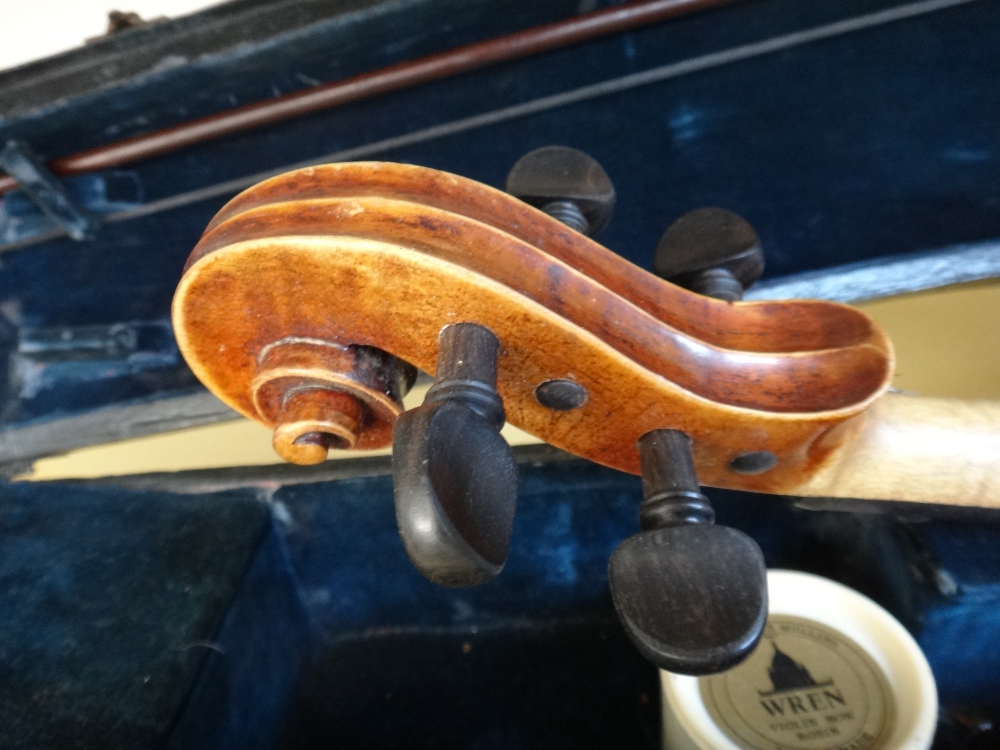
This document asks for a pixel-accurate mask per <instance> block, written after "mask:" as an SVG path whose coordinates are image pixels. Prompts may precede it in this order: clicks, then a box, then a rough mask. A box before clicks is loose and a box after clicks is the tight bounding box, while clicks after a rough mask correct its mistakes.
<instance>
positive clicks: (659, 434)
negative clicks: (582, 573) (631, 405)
mask: <svg viewBox="0 0 1000 750" xmlns="http://www.w3.org/2000/svg"><path fill="white" fill-rule="evenodd" d="M639 451H640V456H641V463H642V487H643V501H642V505H641V506H640V510H639V524H640V527H641V528H642V531H641V532H640V533H638V534H636V535H634V536H631V537H629V538H628V539H626V540H625V541H624V542H622V544H621V545H619V547H618V549H617V550H615V552H614V554H613V555H612V556H611V563H610V566H609V569H608V578H609V580H610V583H611V595H612V598H613V599H614V604H615V609H617V610H618V616H619V618H620V619H621V621H622V624H623V625H624V626H625V631H626V632H627V633H628V635H629V637H630V638H631V640H632V642H633V643H634V644H635V646H636V648H638V649H639V652H640V653H641V654H642V655H643V656H645V657H646V658H647V659H648V660H649V661H651V662H652V663H653V664H655V665H656V666H657V667H659V668H660V669H665V670H668V671H670V672H677V673H680V674H692V675H702V674H711V673H713V672H721V671H723V670H725V669H729V668H730V667H733V666H735V665H736V664H738V663H739V662H740V661H742V660H743V659H745V658H746V657H747V656H749V654H750V653H751V652H752V651H753V649H754V647H755V646H756V645H757V642H758V641H759V640H760V637H761V633H762V632H763V630H764V621H765V619H766V618H767V577H766V573H767V572H766V569H765V566H764V557H763V555H762V554H761V551H760V548H759V547H758V546H757V544H756V543H755V542H754V541H753V540H752V539H751V538H750V537H748V536H747V535H746V534H744V533H742V532H740V531H737V530H736V529H731V528H727V527H724V526H716V525H714V521H715V513H714V511H713V510H712V506H711V505H710V504H709V502H708V499H707V498H706V497H705V496H704V495H703V494H702V493H701V490H700V488H699V486H698V478H697V475H696V474H695V468H694V460H693V457H692V454H691V440H690V438H689V437H688V436H687V435H686V434H685V433H683V432H680V431H678V430H654V431H652V432H648V433H646V434H645V435H643V436H642V437H641V438H640V439H639Z"/></svg>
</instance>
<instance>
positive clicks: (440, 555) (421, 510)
mask: <svg viewBox="0 0 1000 750" xmlns="http://www.w3.org/2000/svg"><path fill="white" fill-rule="evenodd" d="M499 346H500V344H499V342H498V341H497V338H496V336H494V335H493V333H492V332H491V331H490V330H489V329H487V328H484V327H482V326H479V325H476V324H473V323H458V324H455V325H450V326H447V327H445V328H444V329H442V331H441V335H440V352H439V355H438V364H437V375H436V378H435V382H434V385H432V386H431V388H430V390H428V392H427V396H426V398H425V399H424V403H423V405H422V406H420V407H418V408H416V409H411V410H410V411H407V412H405V413H403V414H402V415H401V416H400V417H399V418H398V419H397V420H396V423H395V426H394V427H393V434H392V449H393V470H392V477H393V485H394V490H395V497H396V521H397V523H398V525H399V533H400V536H401V537H402V539H403V545H404V546H405V547H406V552H407V554H408V555H409V556H410V560H411V561H412V562H413V564H414V565H415V566H416V568H417V569H418V570H419V571H420V572H421V573H422V574H423V575H424V576H425V577H426V578H428V579H429V580H431V581H433V582H434V583H438V584H441V585H442V586H472V585H475V584H479V583H485V582H486V581H488V580H490V579H491V578H493V577H494V576H496V575H497V573H499V572H500V570H501V569H502V568H503V566H504V563H505V562H506V560H507V550H508V548H509V546H510V536H511V530H512V528H513V525H514V508H515V505H516V502H517V465H516V463H515V462H514V455H513V453H512V452H511V450H510V446H508V445H507V443H506V441H504V439H503V437H501V436H500V428H501V427H503V424H504V408H503V401H502V400H501V398H500V394H499V393H497V390H496V376H497V353H498V351H499Z"/></svg>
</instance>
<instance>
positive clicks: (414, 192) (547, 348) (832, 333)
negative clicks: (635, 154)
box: [174, 163, 1000, 504]
mask: <svg viewBox="0 0 1000 750" xmlns="http://www.w3.org/2000/svg"><path fill="white" fill-rule="evenodd" d="M174 322H175V330H176V332H177V336H178V340H179V342H180V345H181V349H182V351H183V352H184V355H185V357H186V358H187V360H188V362H189V364H190V365H191V367H192V369H193V370H194V371H195V373H196V374H197V375H198V376H199V378H201V380H202V381H203V382H204V383H205V385H206V386H208V387H209V388H210V389H211V390H212V391H213V392H214V393H216V394H217V395H218V396H219V397H220V398H222V399H223V400H224V401H226V402H227V403H229V404H230V405H232V406H233V407H234V408H236V409H237V410H238V411H240V412H241V413H243V414H245V415H247V416H249V417H251V418H254V419H257V420H258V421H261V422H264V423H265V424H269V425H271V426H274V423H275V417H274V415H273V414H262V413H261V411H260V410H259V409H258V408H257V406H256V405H255V403H254V387H253V384H254V378H255V376H256V374H257V371H258V368H259V366H260V362H259V360H260V358H261V356H262V353H263V352H266V351H267V350H268V347H270V346H273V344H274V343H275V342H279V341H299V340H301V341H322V342H329V343H330V344H333V345H337V346H348V345H357V344H360V345H368V346H373V347H377V348H379V349H383V350H385V351H388V352H390V353H392V354H394V355H396V356H398V357H400V358H401V359H404V360H406V361H408V362H411V363H412V364H414V365H416V366H417V367H419V368H421V369H423V370H426V371H428V372H432V371H433V368H434V364H435V362H436V359H437V337H438V333H439V331H440V330H441V328H442V327H444V326H446V325H448V324H450V323H456V322H475V323H479V324H481V325H484V326H486V327H488V328H490V329H491V330H492V331H494V332H495V333H496V334H497V336H498V338H499V339H500V342H501V346H502V351H501V355H500V361H499V382H498V387H499V390H500V392H501V395H502V396H503V398H504V404H505V407H506V409H507V416H508V420H509V421H510V422H512V423H513V424H515V425H517V426H518V427H521V428H522V429H524V430H526V431H528V432H530V433H532V434H534V435H536V436H537V437H539V438H541V439H543V440H545V441H546V442H549V443H551V444H553V445H556V446H558V447H560V448H563V449H565V450H568V451H570V452H572V453H575V454H577V455H580V456H583V457H585V458H588V459H591V460H594V461H597V462H599V463H602V464H605V465H608V466H612V467H615V468H619V469H622V470H625V471H630V472H632V473H638V471H639V464H638V451H637V448H636V441H637V440H638V438H639V437H640V436H641V435H642V434H644V433H645V432H648V431H649V430H652V429H657V428H662V427H672V428H677V429H681V430H684V431H685V432H687V433H689V434H690V435H691V436H692V438H693V440H694V446H695V455H696V461H697V463H698V470H699V476H700V479H701V481H702V482H703V483H705V484H709V485H714V486H721V487H733V488H742V489H754V490H760V491H765V492H779V493H786V494H828V495H833V496H855V497H857V496H863V497H872V498H875V499H877V498H882V497H884V498H885V499H895V500H916V501H926V502H935V501H937V500H935V499H934V498H933V497H929V495H931V494H933V489H928V488H927V487H926V483H924V482H908V483H907V482H904V483H902V484H898V483H894V482H893V481H887V482H883V483H881V484H878V483H875V484H870V485H865V484H864V483H863V482H861V481H860V480H858V479H857V478H856V477H855V478H853V479H850V480H848V479H847V478H845V477H846V475H847V474H850V473H851V472H852V471H853V469H852V468H851V467H852V466H853V465H854V464H855V463H857V461H858V460H861V459H860V458H859V456H861V453H859V450H858V446H866V447H865V448H864V451H863V453H864V456H865V457H867V458H865V459H864V460H866V461H868V462H869V463H871V461H872V460H874V461H875V462H876V463H877V462H878V459H877V456H878V455H879V454H878V451H879V450H881V448H880V445H881V442H880V440H881V438H879V437H878V436H879V435H880V434H882V433H884V429H882V428H881V427H879V425H881V424H882V419H883V417H887V416H888V415H890V414H891V415H892V419H891V420H889V421H887V422H885V423H886V424H888V423H889V422H890V421H891V422H892V423H893V424H898V423H899V419H900V416H899V409H895V410H893V408H892V407H889V406H887V404H890V403H903V402H900V401H896V402H893V401H890V400H889V398H887V397H883V395H882V394H883V393H884V391H885V389H886V388H887V385H888V383H889V381H890V378H891V374H892V354H891V347H890V345H889V343H888V341H887V340H886V338H885V336H884V335H883V334H882V332H881V331H880V330H879V329H878V328H877V327H876V326H875V325H874V324H873V323H872V322H871V321H870V320H869V319H868V318H867V317H866V316H864V315H863V314H862V313H860V312H858V311H856V310H853V309H851V308H848V307H845V306H842V305H837V304H833V303H827V302H816V301H796V302H763V303H726V302H720V301H716V300H711V299H707V298H704V297H701V296H699V295H696V294H693V293H691V292H687V291H686V290H683V289H680V288H678V287H676V286H673V285H671V284H669V283H667V282H665V281H662V280H660V279H658V278H656V277H654V276H652V275H650V274H648V273H645V272H644V271H642V270H640V269H638V268H636V267H635V266H632V265H630V264H629V263H627V262H626V261H624V260H622V259H621V258H620V257H618V256H616V255H615V254H614V253H612V252H611V251H609V250H607V249H605V248H603V247H601V246H600V245H598V244H597V243H594V242H592V241H591V240H588V239H586V238H585V237H582V236H581V235H579V234H577V233H575V232H572V231H571V230H569V229H567V228H566V227H564V226H563V225H561V224H559V223H558V222H556V221H555V220H554V219H552V218H550V217H549V216H547V215H545V214H543V213H541V212H539V211H536V210H534V209H532V208H530V207H528V206H526V205H524V204H523V203H521V202H520V201H517V200H516V199H513V198H511V197H510V196H508V195H506V194H504V193H501V192H499V191H496V190H493V189H491V188H488V187H486V186H483V185H480V184H478V183H476V182H473V181H470V180H466V179H463V178H460V177H456V176H454V175H449V174H445V173H442V172H437V171H434V170H429V169H424V168H420V167H413V166H407V165H397V164H378V163H361V164H342V165H328V166H324V167H316V168H309V169H305V170H299V171H297V172H292V173H289V174H287V175H282V176H280V177H277V178H274V179H272V180H268V181H266V182H264V183H262V184H260V185H258V186H256V187H254V188H251V189H250V190H248V191H246V192H245V193H243V194H242V195H240V196H238V197H237V198H236V199H234V200H233V201H232V202H230V204H229V205H227V206H226V207H225V208H224V209H223V210H222V211H220V212H219V214H218V215H217V216H216V218H215V219H214V220H213V222H212V224H211V225H210V227H209V229H208V230H207V231H206V234H205V236H204V237H203V239H202V241H201V242H200V243H199V245H198V246H197V247H196V248H195V250H194V252H193V253H192V256H191V259H190V260H189V263H188V267H187V269H186V271H185V274H184V277H183V279H182V281H181V284H180V286H179V288H178V292H177V295H176V297H175V301H174ZM553 378H565V379H571V380H575V381H577V382H579V383H580V384H581V385H583V386H584V387H585V388H586V389H587V391H588V394H589V399H588V401H587V403H586V404H585V405H584V406H583V407H580V408H579V409H576V410H573V411H569V412H553V411H550V410H548V409H546V408H545V407H543V406H541V405H540V404H539V403H538V402H537V401H536V400H535V397H534V389H535V387H536V386H537V385H538V384H539V383H541V382H544V381H546V380H549V379H553ZM876 402H879V406H878V408H876V409H874V410H871V408H870V407H871V406H872V405H873V404H875V403H876ZM272 411H273V410H272ZM903 411H904V412H905V408H904V409H903ZM866 412H870V413H866ZM925 416H926V415H925ZM893 420H895V421H893ZM904 421H905V419H904ZM382 428H383V429H384V425H382ZM880 430H881V432H880ZM361 434H362V439H361V440H360V441H359V444H364V442H365V440H364V434H365V433H364V430H363V428H362V433H361ZM873 436H875V437H873ZM749 451H770V452H772V453H774V454H775V455H776V456H777V458H778V464H777V466H776V467H775V468H773V469H771V470H770V471H767V472H765V473H763V474H760V475H754V476H750V475H742V474H737V473H735V472H733V471H732V470H730V469H729V466H728V465H729V462H730V461H731V460H732V459H733V458H734V457H735V456H737V455H739V454H742V453H745V452H749ZM872 456H876V458H875V459H872V458H871V457H872ZM852 457H853V458H852ZM852 462H853V463H852ZM993 470H995V467H994V469H993ZM986 474H989V470H987V471H986ZM838 487H850V490H849V492H850V493H854V494H845V493H844V492H841V491H840V490H838ZM900 492H903V493H904V494H905V496H900V494H899V493H900ZM857 493H862V494H857ZM998 501H1000V499H998ZM976 502H977V501H975V500H972V501H971V504H976Z"/></svg>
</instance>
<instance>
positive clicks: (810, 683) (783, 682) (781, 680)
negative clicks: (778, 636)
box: [757, 641, 833, 698]
mask: <svg viewBox="0 0 1000 750" xmlns="http://www.w3.org/2000/svg"><path fill="white" fill-rule="evenodd" d="M771 645H772V646H773V647H774V656H772V657H771V666H770V667H769V668H768V670H767V676H768V677H769V678H770V680H771V687H772V689H771V690H769V691H763V690H758V691H757V692H758V693H759V694H760V696H761V697H762V698H765V697H767V696H769V695H775V694H776V693H786V692H788V691H790V690H802V689H803V688H817V687H825V686H827V685H832V684H833V680H826V681H825V682H816V680H815V679H813V676H812V675H811V674H810V673H809V670H808V669H806V668H805V666H803V665H802V664H799V663H798V662H797V661H795V659H793V658H792V657H790V656H789V655H788V654H786V653H785V652H784V651H782V650H781V649H780V648H778V644H777V642H776V641H771Z"/></svg>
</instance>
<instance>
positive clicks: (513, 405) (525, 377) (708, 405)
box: [174, 237, 878, 490]
mask: <svg viewBox="0 0 1000 750" xmlns="http://www.w3.org/2000/svg"><path fill="white" fill-rule="evenodd" d="M455 322H474V323H480V324H481V325H485V326H488V327H489V328H490V329H491V330H493V331H494V332H496V333H497V334H498V337H499V338H500V341H501V347H502V350H501V355H500V360H499V376H498V388H499V390H500V393H501V395H502V396H503V398H504V405H505V407H506V410H507V417H508V420H509V421H510V422H512V423H513V424H515V425H517V426H519V427H521V428H522V429H525V430H526V431H528V432H530V433H532V434H534V435H536V436H538V437H539V438H541V439H543V440H545V441H546V442H549V443H552V444H553V445H556V446H557V447H560V448H563V449H565V450H568V451H570V452H572V453H575V454H577V455H580V456H583V457H586V458H590V459H592V460H595V461H597V462H599V463H603V464H605V465H609V466H613V467H616V468H619V469H623V470H625V471H631V472H633V473H638V471H639V459H638V452H637V448H636V442H637V440H638V438H639V437H640V436H641V435H643V434H644V433H646V432H648V431H649V430H652V429H657V428H660V427H674V428H677V429H682V430H684V431H685V432H687V433H688V434H690V435H691V436H692V437H693V439H694V444H695V455H696V461H697V463H698V469H699V476H700V477H701V479H702V481H703V482H705V483H707V484H714V485H718V486H732V487H743V488H747V489H762V490H763V489H769V488H770V489H778V488H784V489H788V488H791V487H794V486H797V485H798V484H800V483H801V482H802V481H804V479H805V478H806V477H807V476H808V473H809V472H810V470H811V462H812V461H813V459H814V456H813V455H811V453H810V448H811V446H812V445H813V443H814V442H816V441H817V440H818V439H819V438H820V437H821V436H822V435H823V434H824V433H825V432H827V431H828V430H829V429H830V428H832V427H834V426H836V425H837V424H839V423H841V422H842V421H844V420H845V419H847V418H849V417H851V416H853V415H855V414H858V413H860V412H861V411H863V409H864V408H865V406H867V404H868V403H869V402H870V401H871V400H872V399H874V398H875V397H877V395H878V392H876V393H873V394H872V395H871V397H870V398H869V399H867V400H864V401H860V402H858V403H856V404H853V405H852V406H850V407H848V408H842V409H837V410H831V411H823V412H812V413H787V412H786V413H780V412H766V411H757V410H751V409H744V408H738V407H733V406H727V405H723V404H719V403H717V402H714V401H711V400H708V399H705V398H703V397H700V396H697V395H695V394H693V393H691V392H690V391H687V390H685V389H683V388H681V387H679V386H678V385H676V384H675V383H673V382H671V381H670V380H668V379H667V378H664V377H663V376H662V375H659V374H658V373H654V372H651V371H650V370H647V369H646V368H644V367H642V366H641V365H639V364H637V363H636V362H634V361H633V360H631V359H630V358H628V357H626V356H625V355H623V354H621V353H620V352H619V351H617V350H616V349H614V348H613V347H611V346H610V345H608V344H607V343H605V342H604V341H602V340H601V339H600V338H599V337H598V336H596V335H594V334H593V333H590V332H588V331H586V330H584V329H583V328H581V327H580V326H578V325H576V324H574V323H572V322H570V321H568V320H566V319H565V318H562V317H561V316H559V315H557V314H556V313H554V312H552V311H551V310H549V309H548V308H546V307H545V306H544V305H542V304H540V303H538V302H535V301H533V300H530V299H528V298H527V297H526V296H524V295H522V294H519V293H517V292H514V291H512V290H511V289H509V288H508V287H506V286H504V285H503V284H500V283H499V282H497V281H495V280H493V279H490V278H488V277H485V276H482V275H479V274H476V273H475V272H473V271H470V270H468V269H466V268H463V267H461V266H458V265H456V264H452V263H448V262H447V261H442V260H440V259H438V258H434V257H431V256H428V255H426V254H423V253H419V252H414V251H413V250H412V249H410V248H406V247H400V246H398V245H391V244H388V243H383V242H377V241H373V240H364V239H358V238H350V237H336V238H329V237H286V238H271V239H262V240H248V241H244V242H240V243H236V244H234V245H231V246H228V247H225V248H222V249H219V250H217V251H216V252H213V253H211V254H209V255H206V256H204V257H203V258H201V259H200V260H199V261H198V262H197V264H195V265H194V266H192V268H191V269H189V271H188V273H186V274H185V276H184V278H183V279H182V281H181V284H180V286H179V287H178V291H177V295H176V297H175V303H174V323H175V330H176V333H177V337H178V342H179V344H180V346H181V350H182V351H183V352H184V355H185V357H186V359H187V361H188V363H189V364H190V365H191V367H192V369H193V370H194V372H195V374H196V375H197V376H198V377H199V379H201V381H202V382H203V383H205V385H207V386H208V387H209V389H210V390H212V391H213V392H214V393H216V394H217V395H219V396H220V398H222V399H223V400H224V401H226V402H227V403H228V404H230V405H231V406H233V408H235V409H236V410H237V411H240V412H241V413H243V414H245V415H247V416H249V417H251V418H255V419H261V417H260V415H259V414H257V412H256V411H255V409H254V405H253V402H252V395H251V391H252V389H251V383H252V381H253V377H254V373H255V371H256V368H257V355H258V353H259V352H260V350H261V348H262V347H263V346H264V345H265V344H266V342H270V341H277V340H280V339H283V338H288V337H302V338H317V337H319V336H320V334H321V333H322V335H323V336H325V337H327V338H329V339H330V340H333V341H340V342H345V341H350V342H351V343H356V344H366V345H370V346H375V347H378V348H380V349H384V350H385V351H388V352H390V353H392V354H395V355H396V356H399V357H401V358H403V359H405V360H407V361H409V362H411V363H413V364H414V365H416V366H417V367H420V368H421V369H424V370H426V371H432V370H433V369H434V366H435V362H436V361H437V354H438V352H437V336H438V332H439V331H440V330H441V328H442V327H444V326H445V325H447V324H449V323H455ZM557 378H564V379H572V380H575V381H576V382H579V383H580V384H581V385H583V386H584V387H585V388H587V391H588V393H589V396H590V398H589V400H588V401H587V403H586V405H584V406H583V407H581V408H579V409H575V410H573V411H570V412H552V411H550V410H548V409H546V408H544V407H542V406H541V405H540V404H539V403H538V402H537V401H536V400H535V398H534V389H535V387H536V386H537V385H538V384H539V383H541V382H544V381H546V380H551V379H557ZM758 450H761V451H771V452H773V453H774V454H775V455H776V456H778V459H779V464H778V466H777V467H776V468H775V469H773V470H771V471H770V472H768V473H767V474H766V475H762V476H742V475H738V474H734V473H733V472H731V471H729V470H728V468H727V464H728V462H729V461H730V460H731V459H732V458H733V457H734V456H736V455H738V454H740V453H743V452H746V451H758Z"/></svg>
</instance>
